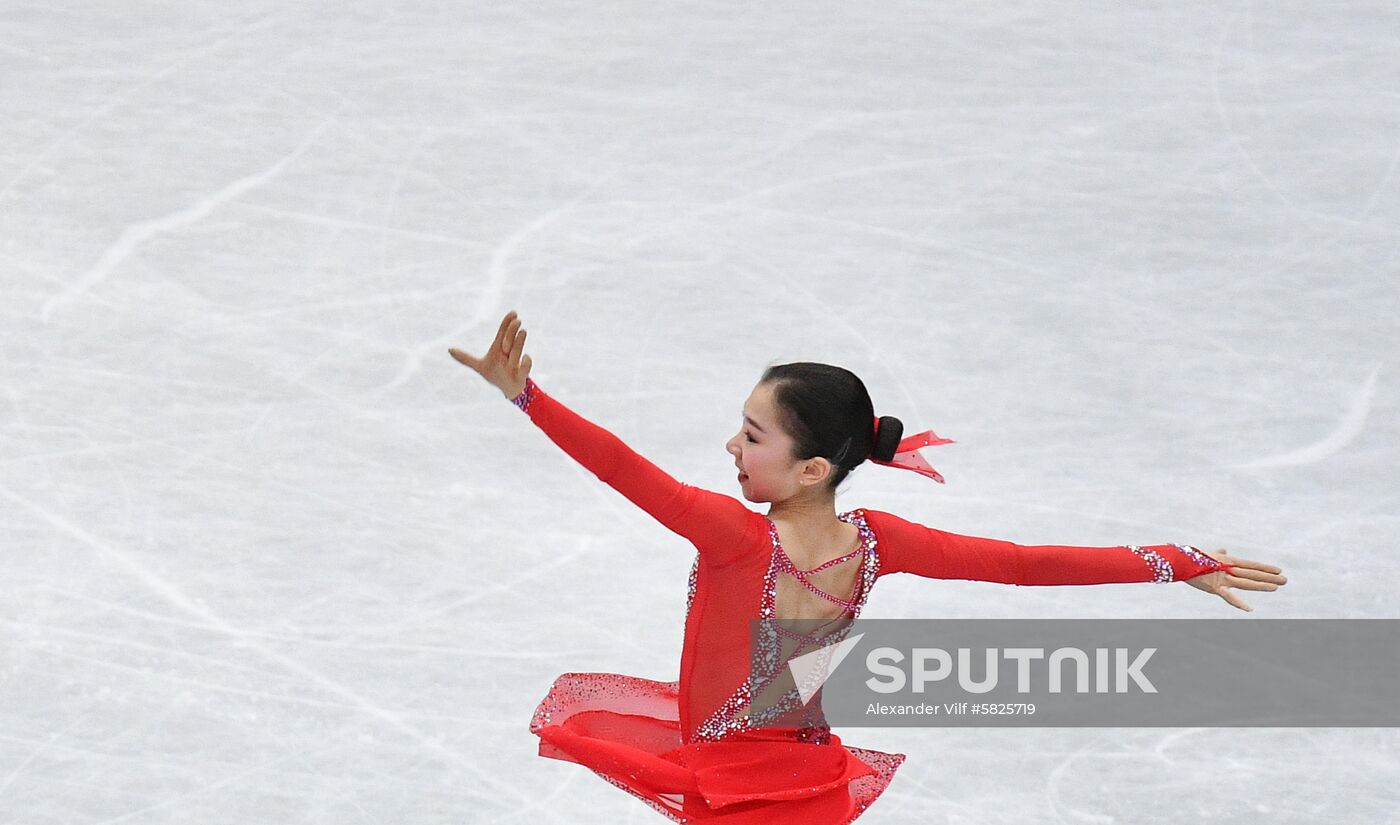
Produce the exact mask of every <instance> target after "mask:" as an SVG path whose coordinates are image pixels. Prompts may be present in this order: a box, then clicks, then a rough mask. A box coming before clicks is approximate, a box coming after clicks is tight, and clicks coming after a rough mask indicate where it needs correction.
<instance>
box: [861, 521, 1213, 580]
mask: <svg viewBox="0 0 1400 825" xmlns="http://www.w3.org/2000/svg"><path fill="white" fill-rule="evenodd" d="M867 512H868V513H869V514H870V515H872V516H874V518H873V519H872V520H871V527H872V528H874V530H875V532H876V535H877V536H878V538H879V540H880V551H881V559H880V572H881V573H882V574H884V573H913V574H914V575H916V576H925V577H927V578H933V579H972V580H975V581H990V582H1001V583H1003V584H1019V585H1032V584H1034V585H1048V584H1109V583H1113V582H1151V581H1155V582H1169V581H1183V580H1185V579H1189V578H1193V577H1195V576H1199V575H1201V574H1202V573H1209V572H1212V571H1214V570H1220V569H1223V568H1224V565H1222V564H1221V563H1220V562H1218V561H1215V560H1214V559H1212V558H1210V557H1209V556H1207V555H1205V554H1204V553H1202V552H1201V551H1200V550H1198V549H1196V548H1194V547H1191V546H1190V545H1180V544H1153V545H1144V546H1136V545H1120V546H1117V547H1066V546H1061V545H1050V544H1047V545H1021V544H1015V543H1013V542H1009V541H1002V540H999V539H987V538H978V537H976V536H962V535H958V534H956V533H947V532H944V531H942V530H935V529H933V528H931V527H926V526H924V525H922V524H918V523H916V522H912V521H907V520H905V519H902V518H900V517H899V516H896V515H892V514H890V513H884V512H879V511H867Z"/></svg>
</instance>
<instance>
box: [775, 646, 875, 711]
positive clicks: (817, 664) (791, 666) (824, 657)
mask: <svg viewBox="0 0 1400 825" xmlns="http://www.w3.org/2000/svg"><path fill="white" fill-rule="evenodd" d="M864 635H865V634H864V633H860V634H857V635H855V636H852V637H851V638H849V639H845V640H843V641H840V642H837V643H836V644H834V645H827V646H826V647H823V648H818V649H817V650H814V651H812V652H811V653H804V654H802V655H801V656H798V657H796V658H794V659H792V660H790V661H789V662H788V670H790V671H792V680H793V681H794V682H796V683H797V692H798V693H800V694H801V695H802V704H804V705H805V704H807V703H808V702H810V701H812V697H813V696H815V695H816V693H817V691H819V690H821V687H822V685H824V684H826V680H827V679H829V678H831V674H832V672H833V671H835V670H836V668H837V667H839V666H840V664H841V662H842V660H844V659H845V658H846V655H847V654H848V653H850V652H851V648H853V647H855V646H856V642H858V641H860V637H861V636H864Z"/></svg>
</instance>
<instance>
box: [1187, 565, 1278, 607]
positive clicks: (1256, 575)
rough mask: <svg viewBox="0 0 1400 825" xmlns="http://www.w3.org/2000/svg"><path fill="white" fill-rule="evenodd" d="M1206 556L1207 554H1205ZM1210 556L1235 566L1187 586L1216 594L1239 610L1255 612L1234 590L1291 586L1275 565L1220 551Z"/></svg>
mask: <svg viewBox="0 0 1400 825" xmlns="http://www.w3.org/2000/svg"><path fill="white" fill-rule="evenodd" d="M1202 552H1205V551H1202ZM1206 555H1207V556H1210V557H1211V558H1213V559H1215V560H1216V561H1219V562H1224V563H1225V564H1232V565H1234V566H1233V567H1231V568H1230V569H1228V570H1216V571H1214V572H1212V573H1202V574H1201V575H1199V576H1196V577H1194V578H1190V579H1187V580H1186V583H1187V584H1189V585H1191V586H1192V587H1195V588H1197V589H1199V590H1204V591H1206V592H1207V593H1214V594H1215V595H1217V596H1219V597H1220V598H1222V599H1224V600H1225V601H1227V602H1229V603H1230V604H1232V605H1234V606H1235V607H1238V608H1239V609H1240V610H1248V611H1251V612H1253V610H1254V608H1252V607H1250V606H1249V605H1247V604H1245V603H1244V602H1243V601H1241V600H1240V597H1239V596H1236V595H1235V594H1234V593H1233V592H1231V588H1235V587H1238V588H1240V589H1241V590H1277V589H1279V588H1280V587H1282V586H1284V585H1285V584H1287V583H1288V579H1286V578H1284V577H1283V575H1282V573H1283V570H1282V569H1281V568H1278V567H1275V566H1274V565H1272V564H1265V563H1263V562H1259V561H1250V560H1249V559H1241V558H1236V557H1234V556H1231V555H1230V554H1229V553H1226V552H1225V551H1224V550H1217V551H1215V552H1214V553H1206Z"/></svg>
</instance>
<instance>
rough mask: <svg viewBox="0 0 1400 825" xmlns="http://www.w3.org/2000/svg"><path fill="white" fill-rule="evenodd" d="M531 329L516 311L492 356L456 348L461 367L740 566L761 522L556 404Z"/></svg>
mask: <svg viewBox="0 0 1400 825" xmlns="http://www.w3.org/2000/svg"><path fill="white" fill-rule="evenodd" d="M524 350H525V330H524V328H522V327H521V325H520V319H519V317H517V315H516V313H515V311H514V310H512V311H511V312H509V313H507V314H506V316H505V318H503V319H502V320H501V326H500V328H499V329H498V330H497V331H496V339H495V341H493V342H492V344H491V349H490V350H489V351H488V352H487V354H486V355H483V356H480V357H478V356H475V355H471V354H469V353H466V352H463V351H462V350H459V349H456V348H453V349H449V350H448V352H449V353H450V354H451V355H452V357H453V358H455V359H457V361H458V362H460V363H462V364H465V365H467V366H468V367H471V368H472V369H474V370H476V372H477V373H478V374H480V375H481V377H482V378H485V379H486V380H487V381H489V382H490V383H491V384H492V385H494V386H495V387H496V388H497V389H499V390H500V391H501V392H502V393H503V394H504V395H505V396H506V397H507V398H510V399H512V400H513V401H514V402H515V404H516V405H517V406H518V407H520V408H521V409H522V410H524V411H525V412H526V413H527V414H528V415H529V416H530V419H531V420H532V421H534V422H535V424H536V425H538V426H539V428H540V429H542V430H544V432H545V434H546V435H548V436H549V438H550V439H551V440H552V441H554V443H556V444H558V445H559V446H560V447H561V448H563V450H564V452H566V453H568V454H569V455H570V456H572V457H573V458H574V459H575V460H576V461H578V462H579V463H580V464H582V465H583V466H584V467H586V468H588V469H589V470H590V471H592V472H593V474H594V475H596V476H598V478H599V479H601V480H602V481H603V482H605V483H606V484H608V485H609V486H611V487H612V488H613V489H615V490H617V491H618V492H619V493H621V494H622V495H623V496H625V497H626V498H627V499H628V500H629V501H631V502H632V503H633V504H636V505H637V506H638V507H640V508H642V509H643V510H645V511H646V512H647V513H649V514H650V515H651V516H652V517H653V518H655V519H656V520H657V521H659V522H661V523H662V524H663V525H665V526H666V527H667V528H668V529H670V530H672V531H674V532H676V533H678V534H679V535H682V536H684V537H685V538H687V539H689V540H690V541H691V542H692V543H693V544H695V546H696V548H697V549H699V550H700V552H701V554H702V555H705V556H707V557H708V558H710V560H712V561H716V562H721V563H723V562H726V561H729V560H732V559H733V558H734V557H735V554H737V553H738V552H739V551H741V550H742V548H744V547H745V546H747V545H748V543H749V540H750V539H751V538H752V537H751V536H750V535H749V531H751V530H754V529H756V524H757V522H758V521H760V520H759V519H756V518H754V516H755V515H756V514H755V513H754V512H753V511H752V510H749V509H748V508H747V507H745V506H744V505H743V504H742V503H740V502H739V501H738V500H737V499H734V498H731V497H729V496H725V495H721V494H719V493H714V492H710V491H709V490H703V489H700V488H698V487H692V486H690V485H688V484H682V483H681V482H679V481H677V480H675V479H674V478H672V477H671V476H670V475H668V474H667V473H666V472H665V471H663V470H661V469H660V468H659V467H657V466H656V465H655V464H652V463H651V462H650V461H648V460H647V459H646V458H644V457H643V456H641V455H639V454H638V453H637V452H635V451H634V450H632V449H631V448H630V447H628V446H627V445H626V444H625V443H623V441H622V440H621V439H620V438H618V437H617V436H615V435H613V434H612V433H610V432H608V431H607V430H605V429H603V428H602V427H600V426H598V425H597V424H594V423H592V422H591V421H588V420H586V419H585V418H583V417H582V416H580V415H579V414H577V413H575V412H574V411H573V410H570V409H569V408H568V407H566V406H564V405H563V404H561V403H560V402H559V401H557V400H556V399H554V398H552V397H550V396H549V395H548V394H546V393H545V392H544V391H543V390H542V389H540V388H539V386H538V385H537V384H535V382H534V381H532V380H531V379H530V368H531V366H532V364H533V362H532V361H531V359H530V356H528V355H525V354H524Z"/></svg>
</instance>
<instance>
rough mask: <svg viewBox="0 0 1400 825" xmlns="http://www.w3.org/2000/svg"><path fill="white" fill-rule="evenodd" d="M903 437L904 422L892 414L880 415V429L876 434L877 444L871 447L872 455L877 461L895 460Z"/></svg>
mask: <svg viewBox="0 0 1400 825" xmlns="http://www.w3.org/2000/svg"><path fill="white" fill-rule="evenodd" d="M903 438H904V422H902V421H900V420H899V419H898V418H895V417H894V416H892V415H882V416H880V430H879V432H877V433H876V434H875V444H874V445H873V446H872V447H871V448H870V457H871V458H873V459H875V460H876V461H890V460H893V459H894V453H895V451H896V450H898V449H899V442H900V440H901V439H903Z"/></svg>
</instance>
